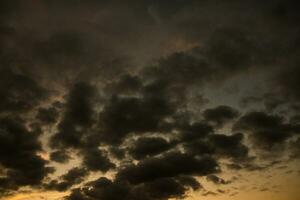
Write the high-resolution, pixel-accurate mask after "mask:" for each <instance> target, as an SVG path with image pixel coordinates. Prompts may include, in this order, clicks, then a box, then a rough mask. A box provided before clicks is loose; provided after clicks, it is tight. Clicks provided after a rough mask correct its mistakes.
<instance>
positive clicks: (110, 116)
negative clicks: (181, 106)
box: [99, 96, 173, 144]
mask: <svg viewBox="0 0 300 200" xmlns="http://www.w3.org/2000/svg"><path fill="white" fill-rule="evenodd" d="M172 112H173V108H172V107H171V105H170V104H169V102H168V101H166V100H165V99H164V98H162V97H160V96H155V97H149V98H137V97H113V98H112V99H110V101H109V103H108V104H107V105H105V107H104V109H103V111H102V112H101V113H100V114H99V116H100V127H101V129H102V130H101V136H100V137H101V139H102V141H104V142H107V143H115V144H116V143H120V142H122V140H123V139H124V137H125V136H126V135H128V134H129V133H143V132H151V131H152V132H155V131H159V129H160V126H161V125H160V124H161V123H163V120H164V118H165V117H167V116H169V115H170V114H172ZM137 122H138V123H137Z"/></svg>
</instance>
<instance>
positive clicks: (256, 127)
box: [234, 112, 293, 149]
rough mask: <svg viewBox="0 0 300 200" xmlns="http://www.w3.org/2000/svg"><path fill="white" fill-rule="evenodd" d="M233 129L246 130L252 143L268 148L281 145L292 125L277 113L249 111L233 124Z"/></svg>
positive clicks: (287, 136) (288, 134)
mask: <svg viewBox="0 0 300 200" xmlns="http://www.w3.org/2000/svg"><path fill="white" fill-rule="evenodd" d="M234 129H235V130H243V131H247V132H248V133H249V134H250V136H251V138H252V139H253V141H254V143H255V144H256V145H258V146H260V147H263V148H266V149H270V148H272V147H274V146H276V145H282V144H284V142H285V141H286V140H287V139H288V138H289V137H290V136H291V134H292V132H293V127H292V126H291V125H290V124H288V123H285V121H284V118H283V117H281V116H279V115H272V114H267V113H264V112H249V113H247V114H245V115H244V116H242V117H241V118H240V119H239V120H238V122H237V123H236V124H235V125H234Z"/></svg>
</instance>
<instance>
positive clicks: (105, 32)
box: [0, 0, 300, 200]
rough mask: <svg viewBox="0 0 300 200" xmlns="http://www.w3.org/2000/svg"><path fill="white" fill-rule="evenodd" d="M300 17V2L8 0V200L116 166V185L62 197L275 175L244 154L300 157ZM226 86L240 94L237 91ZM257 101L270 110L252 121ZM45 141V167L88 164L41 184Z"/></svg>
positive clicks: (173, 193) (180, 192) (4, 185)
mask: <svg viewBox="0 0 300 200" xmlns="http://www.w3.org/2000/svg"><path fill="white" fill-rule="evenodd" d="M246 8H247V9H246ZM298 8H299V3H298V1H296V0H286V1H284V0H275V1H264V2H261V1H258V0H253V1H251V2H250V1H249V2H248V1H238V0H231V1H226V2H225V1H224V2H220V1H216V0H212V1H195V0H187V1H182V0H174V1H172V4H170V3H166V2H163V1H158V0H144V1H138V0H133V1H129V2H127V3H122V2H121V1H118V0H116V1H114V0H113V1H107V0H99V1H97V0H86V1H79V0H76V1H71V0H45V1H38V2H34V3H33V2H31V1H29V2H26V3H24V2H22V1H19V0H10V1H8V0H3V1H1V2H0V46H1V47H3V48H1V49H0V97H1V98H0V118H1V120H0V129H1V130H0V144H1V145H0V164H1V167H3V170H2V168H1V170H0V172H1V174H0V176H1V178H0V193H1V192H2V191H4V193H5V192H6V191H9V190H17V189H18V188H19V187H21V186H41V185H43V186H45V187H46V188H47V189H55V190H58V191H66V190H69V189H71V188H72V187H73V186H74V185H77V184H79V183H81V182H82V181H85V179H86V175H87V174H88V173H90V172H99V171H100V172H102V173H106V172H108V171H109V170H113V171H112V172H113V173H115V174H116V178H115V179H114V180H109V179H107V178H100V179H98V180H95V181H93V182H89V183H87V184H84V185H83V186H82V187H80V188H77V189H73V190H72V192H71V194H70V196H69V197H67V199H69V200H94V199H107V200H110V199H112V200H114V199H125V200H126V199H127V200H129V199H130V200H141V199H143V200H167V199H169V198H184V197H185V195H186V192H187V191H188V190H190V189H193V190H197V189H201V188H202V187H201V185H200V183H198V181H197V180H196V177H197V176H207V178H208V180H210V181H212V182H214V183H217V184H225V183H227V181H225V180H223V179H221V178H220V177H217V176H215V175H212V174H213V173H216V172H218V171H220V170H221V169H220V167H219V165H220V160H221V159H226V160H228V162H230V164H229V165H228V166H227V167H229V168H231V169H236V170H238V169H246V170H249V171H253V170H265V169H268V168H270V167H272V166H273V165H272V164H265V165H261V164H259V163H256V160H255V158H252V157H250V156H249V152H251V150H257V149H254V148H256V147H259V148H258V150H261V149H263V150H265V152H263V151H255V153H257V154H258V156H260V155H259V154H260V153H266V152H271V153H272V152H273V153H274V152H277V151H273V150H274V149H279V148H280V149H283V148H281V147H284V146H285V144H289V146H288V149H287V150H288V151H289V152H288V153H289V154H290V155H291V157H293V158H298V154H299V148H297V145H298V143H299V139H298V137H299V136H298V135H297V134H298V133H299V130H300V128H299V127H300V125H299V120H298V119H297V117H296V115H297V112H298V111H299V110H300V109H299V107H300V105H299V98H300V93H299V91H300V90H299V83H300V82H299V78H298V77H299V67H298V65H299V48H298V46H299V41H300V40H299V30H300V29H299V19H300V18H299V12H297V11H298V10H299V9H298ZM266 36H268V37H266ZM149 41H151V42H149ZM250 74H255V75H257V80H256V76H252V75H250ZM287 77H288V78H287ZM248 78H249V80H248ZM251 78H252V79H253V78H254V79H255V80H252V79H251ZM261 79H262V80H261ZM232 82H233V83H232ZM231 84H232V85H237V87H238V90H236V91H235V92H234V93H232V94H228V93H226V91H225V90H226V88H229V87H231ZM224 88H225V89H224ZM223 92H225V95H226V96H224V93H223ZM227 95H228V96H227ZM208 97H209V98H208ZM223 98H224V101H223ZM236 99H241V105H242V107H243V109H241V110H236V109H234V108H233V107H234V106H235V105H234V104H235V101H236ZM56 101H61V102H56ZM53 102H54V103H53ZM207 102H209V103H207ZM223 104H224V105H223ZM250 104H251V107H250V106H249V107H248V106H247V105H250ZM217 105H222V106H217ZM262 105H263V107H262V109H264V110H266V112H264V111H261V112H252V111H251V112H249V111H250V108H254V109H256V108H257V109H260V108H261V106H262ZM216 106H217V107H216ZM231 106H233V107H231ZM240 115H241V117H240ZM294 115H295V117H290V116H294ZM6 116H8V117H6ZM232 123H234V127H233V132H232V133H230V134H222V133H220V132H221V131H225V126H224V125H226V128H227V125H228V129H230V126H231V124H232ZM222 128H223V129H222ZM226 130H227V129H226ZM235 131H242V132H245V133H236V132H235ZM248 136H249V138H250V140H249V141H248V140H246V139H248ZM49 137H50V140H49V141H48V138H49ZM244 137H245V141H244ZM39 140H42V143H43V144H44V143H47V142H48V143H49V146H47V148H45V149H47V151H49V152H46V153H47V154H48V153H49V154H50V160H49V162H58V163H60V164H66V163H67V162H68V161H69V159H70V155H71V154H72V155H76V156H78V159H80V160H81V161H82V162H81V164H80V166H79V167H78V168H74V169H72V170H70V171H69V172H68V173H67V174H65V175H63V176H61V177H57V179H55V180H53V181H51V182H47V183H43V180H44V178H45V177H47V175H48V174H49V173H50V172H51V169H50V168H49V167H47V164H49V162H48V161H46V160H44V159H43V158H41V157H40V156H39V154H41V153H45V152H43V149H42V145H41V144H40V142H39ZM246 144H247V145H248V146H246ZM45 147H46V146H45ZM48 147H49V149H48ZM252 147H254V148H253V149H250V148H252ZM269 158H270V159H272V158H271V157H269ZM76 159H77V158H76ZM131 159H133V161H132V160H131ZM2 171H3V172H2ZM2 174H3V176H2ZM225 192H226V191H221V190H219V191H216V192H215V193H214V192H209V191H206V192H204V193H203V195H204V196H205V195H210V194H212V195H218V194H221V193H225Z"/></svg>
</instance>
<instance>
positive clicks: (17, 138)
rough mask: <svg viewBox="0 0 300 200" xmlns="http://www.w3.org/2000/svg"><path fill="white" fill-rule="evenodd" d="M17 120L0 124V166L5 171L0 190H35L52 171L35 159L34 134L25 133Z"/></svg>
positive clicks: (36, 152) (36, 150) (42, 161)
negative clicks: (27, 188)
mask: <svg viewBox="0 0 300 200" xmlns="http://www.w3.org/2000/svg"><path fill="white" fill-rule="evenodd" d="M23 123H24V122H23V121H22V120H20V119H18V118H15V119H10V118H1V120H0V137H1V139H0V143H1V145H0V146H1V147H0V164H1V166H3V167H4V169H5V174H4V177H1V186H0V188H7V189H17V188H18V187H20V186H38V185H39V184H41V183H42V181H43V179H44V178H45V177H46V176H47V174H49V173H50V172H52V171H53V169H52V168H49V167H47V166H46V165H47V161H45V160H44V159H42V158H41V157H40V156H38V153H39V152H42V148H41V144H40V142H39V140H38V134H36V133H35V132H31V131H30V130H28V129H27V128H26V127H25V126H24V124H23Z"/></svg>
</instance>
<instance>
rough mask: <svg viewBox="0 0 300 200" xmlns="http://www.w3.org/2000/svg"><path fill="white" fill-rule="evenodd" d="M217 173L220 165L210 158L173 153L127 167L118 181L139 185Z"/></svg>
mask: <svg viewBox="0 0 300 200" xmlns="http://www.w3.org/2000/svg"><path fill="white" fill-rule="evenodd" d="M183 163H184V164H183ZM216 171H218V164H217V163H216V161H215V160H214V159H212V158H210V157H202V158H196V157H194V156H192V155H188V154H183V153H178V152H171V153H167V154H165V155H163V156H161V157H157V158H155V157H151V158H147V159H145V160H142V161H141V162H139V163H138V164H137V165H134V164H132V165H128V166H125V167H124V168H122V169H120V170H119V172H118V174H117V179H120V180H125V181H129V182H130V183H132V184H139V183H142V182H147V181H152V180H156V179H158V178H165V177H173V176H180V175H198V176H203V175H206V174H210V173H213V172H216Z"/></svg>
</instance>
